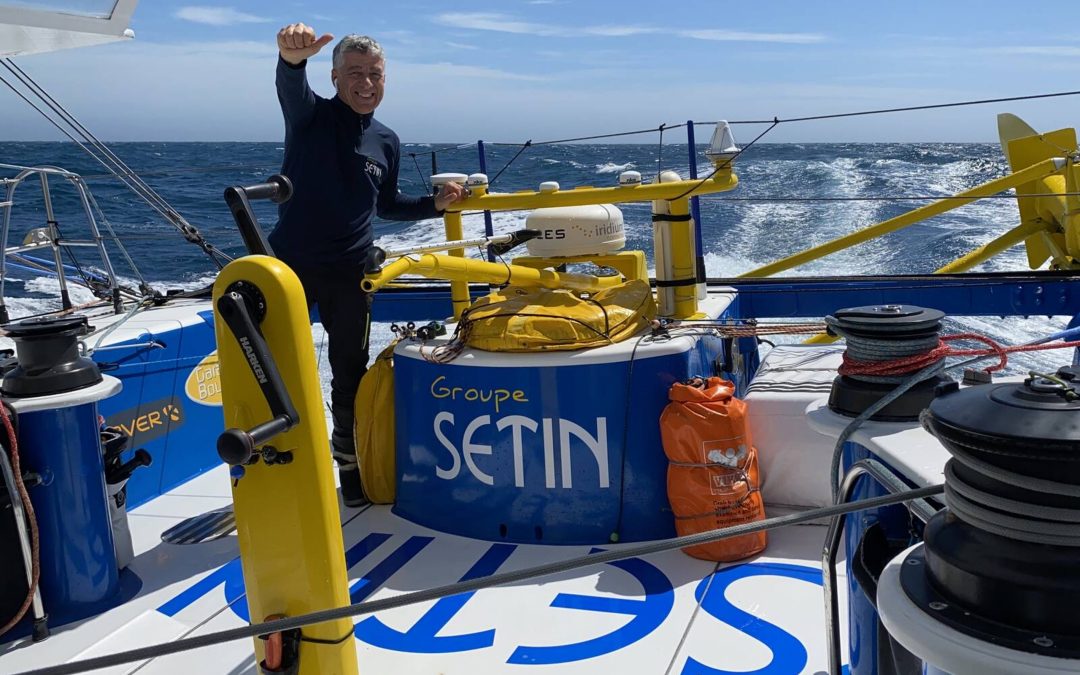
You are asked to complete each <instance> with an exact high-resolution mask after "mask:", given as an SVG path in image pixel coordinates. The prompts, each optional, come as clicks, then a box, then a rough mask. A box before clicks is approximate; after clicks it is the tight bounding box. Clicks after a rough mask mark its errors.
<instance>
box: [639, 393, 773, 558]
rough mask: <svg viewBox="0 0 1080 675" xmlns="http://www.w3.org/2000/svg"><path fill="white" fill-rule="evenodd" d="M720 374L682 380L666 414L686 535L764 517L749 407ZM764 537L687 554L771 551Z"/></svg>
mask: <svg viewBox="0 0 1080 675" xmlns="http://www.w3.org/2000/svg"><path fill="white" fill-rule="evenodd" d="M734 392H735V385H734V384H732V383H731V382H729V381H727V380H723V379H720V378H719V377H710V378H709V379H708V381H705V380H702V379H701V378H694V379H692V380H689V381H687V382H684V383H680V382H676V383H675V384H674V385H672V387H671V391H670V392H668V398H669V399H670V400H671V402H670V403H668V404H667V407H666V408H664V412H663V413H662V414H661V415H660V436H661V439H662V440H663V442H664V453H665V454H666V455H667V457H668V477H667V484H668V500H669V501H670V502H671V510H672V511H674V512H675V530H676V531H677V532H678V533H679V535H680V536H683V535H687V534H696V533H698V532H706V531H708V530H714V529H717V528H721V527H730V526H732V525H739V524H742V523H749V522H752V521H755V520H763V519H764V518H765V505H764V503H763V502H762V501H761V491H760V489H759V487H760V485H761V477H760V474H759V472H758V461H757V450H756V449H755V448H754V446H753V444H752V443H751V440H750V430H749V429H748V428H747V427H746V403H744V402H743V401H740V400H739V399H737V398H735V396H734ZM765 544H766V537H765V533H764V532H757V533H754V534H744V535H740V536H738V537H731V538H728V539H722V540H720V541H717V542H713V543H711V544H701V545H699V546H689V547H687V548H685V549H683V550H684V551H686V552H687V553H688V554H690V555H692V556H694V557H695V558H703V559H705V560H715V561H719V562H729V561H732V560H741V559H742V558H747V557H749V556H752V555H754V554H756V553H760V552H761V551H763V550H765Z"/></svg>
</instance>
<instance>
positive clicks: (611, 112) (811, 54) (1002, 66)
mask: <svg viewBox="0 0 1080 675" xmlns="http://www.w3.org/2000/svg"><path fill="white" fill-rule="evenodd" d="M1018 7H1019V5H1018V4H1017V3H1015V2H997V1H993V0H990V1H981V2H975V1H974V0H950V1H949V2H943V1H941V0H938V1H935V2H927V1H923V0H907V1H906V2H887V1H884V0H878V1H876V2H873V1H869V0H861V1H858V2H856V1H848V0H843V1H840V0H837V1H835V2H806V1H805V0H802V1H800V2H790V1H787V0H771V1H768V2H766V1H764V0H757V1H756V2H722V1H721V0H691V1H688V2H667V3H658V2H656V0H650V1H648V2H646V1H644V0H620V1H619V2H606V1H599V0H576V1H575V0H503V1H501V2H485V1H484V0H473V1H471V2H467V3H446V2H426V1H423V0H384V1H382V2H370V1H360V0H349V1H344V0H323V1H321V2H305V1H300V0H258V1H257V0H222V2H221V3H219V4H208V3H203V2H202V0H193V1H192V2H172V1H170V0H144V1H143V2H142V3H141V4H140V5H139V7H138V9H137V10H136V13H135V18H134V21H133V24H132V27H133V28H134V30H135V33H136V39H135V40H134V41H129V42H124V43H118V44H113V45H106V46H101V47H93V48H87V49H81V50H76V51H68V52H58V53H55V54H47V55H40V56H27V57H23V58H20V59H19V60H18V63H19V64H20V65H21V66H22V67H23V68H24V69H25V70H27V71H28V72H29V73H31V74H32V75H33V76H34V77H36V78H37V79H38V80H39V81H40V82H41V83H42V84H43V85H44V86H45V87H46V88H47V89H48V90H49V91H50V92H52V93H53V94H54V95H55V96H56V97H57V98H58V99H59V100H60V101H61V102H63V103H64V104H65V105H67V106H68V107H69V108H70V109H71V110H72V111H73V112H74V113H75V114H76V115H77V116H79V117H80V118H81V119H82V120H83V122H84V123H86V124H87V126H89V127H90V128H91V129H93V130H95V132H96V133H98V135H99V136H100V137H102V138H104V139H110V140H255V141H275V140H280V139H281V138H282V134H283V131H282V123H281V116H280V112H279V110H278V106H277V101H276V98H275V94H274V86H273V70H274V63H275V54H276V48H275V46H274V35H275V33H276V31H277V29H278V28H279V27H280V26H281V25H283V24H285V23H289V22H292V21H304V22H305V23H308V24H310V25H313V26H314V27H315V28H316V30H318V31H319V32H320V33H322V32H329V33H332V34H334V35H335V36H336V37H338V38H340V37H341V36H343V35H344V34H346V33H348V32H358V33H367V34H369V35H372V36H373V37H375V38H376V39H378V40H380V41H381V42H382V44H383V46H384V48H385V49H386V52H387V56H388V66H387V77H388V79H387V93H386V98H385V99H384V101H383V104H382V106H381V107H380V108H379V111H378V113H377V116H378V117H379V118H380V119H382V120H383V121H384V122H386V123H387V124H389V125H390V126H391V127H392V128H394V129H395V130H396V131H397V132H398V134H399V135H400V136H401V138H402V140H403V141H406V142H409V141H413V142H432V141H435V142H443V141H445V142H458V141H472V140H476V139H478V138H483V139H486V140H494V141H522V140H525V139H528V138H533V139H536V140H540V139H549V138H561V137H567V136H575V135H582V134H591V133H604V132H611V131H621V130H628V129H639V128H650V127H655V126H658V125H659V124H660V123H661V122H666V123H676V122H682V121H685V120H687V119H696V120H715V119H720V118H726V119H735V120H739V119H762V118H771V117H773V116H779V117H781V118H785V117H798V116H807V115H818V114H827V113H839V112H848V111H855V110H865V109H874V108H882V107H894V106H909V105H924V104H933V103H943V102H952V101H960V100H967V99H982V98H995V97H1005V96H1018V95H1028V94H1040V93H1048V92H1057V91H1067V90H1072V89H1080V33H1078V32H1077V31H1076V27H1077V26H1078V25H1080V2H1077V1H1076V0H1060V1H1058V2H1049V1H1048V2H1043V3H1039V4H1038V6H1037V7H1038V11H1037V12H1036V11H1035V10H1018V9H1017V8H1018ZM1033 7H1034V5H1033ZM1025 12H1026V13H1025ZM329 51H330V50H329V48H327V49H326V50H325V52H324V54H320V56H319V57H318V58H316V59H314V60H313V61H312V63H311V64H310V65H309V75H310V78H311V81H312V85H313V86H314V88H315V89H316V91H318V92H320V93H322V94H323V95H327V96H329V95H332V89H331V87H330V82H329V80H330V77H329V70H330V64H329ZM0 104H2V105H3V106H4V109H5V115H4V116H5V121H4V123H3V125H0V138H3V139H8V140H29V139H34V140H49V139H54V138H57V134H56V132H55V131H53V130H52V129H51V127H49V126H47V125H46V124H45V123H44V122H43V121H40V120H38V119H37V118H36V117H34V116H33V115H32V114H30V113H27V112H23V109H24V108H25V105H22V104H21V102H18V101H16V100H15V99H14V97H13V96H12V95H11V94H10V92H8V91H6V89H4V90H2V91H0ZM1003 111H1009V112H1014V113H1017V114H1019V115H1021V116H1022V117H1024V118H1025V119H1027V120H1028V122H1029V123H1031V124H1032V126H1034V127H1035V128H1036V129H1043V130H1049V129H1053V128H1059V127H1062V126H1071V125H1075V124H1077V123H1080V97H1070V98H1058V99H1049V100H1046V101H1037V102H1023V103H1009V104H999V105H988V106H977V107H970V108H961V109H953V110H945V111H930V112H920V113H904V114H895V115H883V116H874V117H866V118H849V119H845V120H838V121H827V122H807V123H800V124H789V125H781V127H779V128H778V129H776V130H775V131H773V132H772V133H770V135H769V136H768V137H767V138H768V140H770V141H776V142H783V141H990V140H994V139H995V138H996V127H995V120H994V116H995V114H996V113H998V112H1003ZM738 133H739V139H740V140H743V141H745V140H748V137H751V136H752V135H753V134H754V133H756V130H752V129H751V128H749V127H742V128H740V129H739V131H738ZM673 140H674V139H673Z"/></svg>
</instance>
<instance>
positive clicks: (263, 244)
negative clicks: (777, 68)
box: [225, 174, 293, 256]
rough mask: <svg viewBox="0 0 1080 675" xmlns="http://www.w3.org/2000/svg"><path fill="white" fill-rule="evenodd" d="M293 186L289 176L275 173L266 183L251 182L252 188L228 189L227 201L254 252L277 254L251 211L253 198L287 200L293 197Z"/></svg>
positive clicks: (247, 247)
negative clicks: (256, 183) (254, 183)
mask: <svg viewBox="0 0 1080 675" xmlns="http://www.w3.org/2000/svg"><path fill="white" fill-rule="evenodd" d="M292 193H293V186H292V181H290V180H289V179H288V178H286V177H285V176H282V175H281V174H275V175H273V176H270V178H268V179H267V181H266V182H265V183H259V184H258V185H250V186H248V187H240V186H238V185H237V186H233V187H230V188H226V189H225V203H226V204H227V205H228V206H229V210H230V211H231V212H232V215H233V220H235V221H236V227H237V228H238V229H239V230H240V237H241V238H242V239H243V240H244V247H245V248H246V249H247V250H248V253H250V254H251V255H269V256H272V255H274V250H273V249H272V248H270V242H268V241H267V240H266V236H265V235H264V234H263V232H262V228H261V227H259V219H258V218H256V217H255V212H254V211H252V210H251V200H253V199H269V200H270V201H272V202H274V203H275V204H281V203H282V202H286V201H288V200H289V198H290V197H292Z"/></svg>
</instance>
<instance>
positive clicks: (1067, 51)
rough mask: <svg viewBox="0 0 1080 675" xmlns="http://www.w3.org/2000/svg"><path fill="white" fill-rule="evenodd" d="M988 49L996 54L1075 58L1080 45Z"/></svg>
mask: <svg viewBox="0 0 1080 675" xmlns="http://www.w3.org/2000/svg"><path fill="white" fill-rule="evenodd" d="M989 51H992V52H995V53H998V54H1016V55H1022V56H1064V57H1068V58H1076V57H1077V56H1080V47H1063V46H1059V47H1049V46H1046V47H1042V46H1040V47H998V48H991V49H990V50H989Z"/></svg>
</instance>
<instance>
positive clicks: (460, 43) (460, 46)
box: [446, 42, 480, 49]
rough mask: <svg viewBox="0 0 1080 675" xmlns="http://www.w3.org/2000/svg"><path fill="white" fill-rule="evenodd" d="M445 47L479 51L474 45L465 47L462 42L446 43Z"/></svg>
mask: <svg viewBox="0 0 1080 675" xmlns="http://www.w3.org/2000/svg"><path fill="white" fill-rule="evenodd" d="M446 46H447V47H453V48H454V49H480V48H479V47H477V46H476V45H467V44H465V43H463V42H447V43H446Z"/></svg>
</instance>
